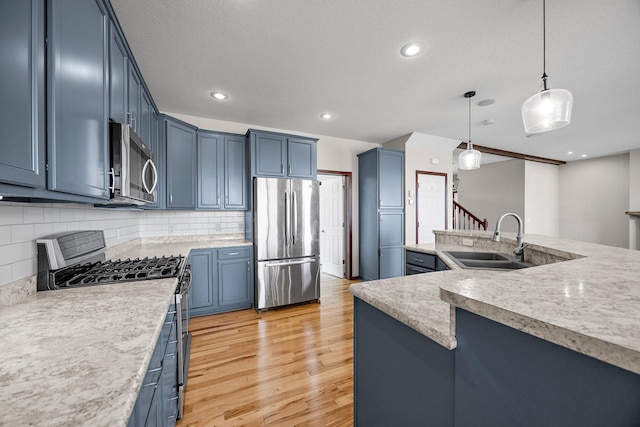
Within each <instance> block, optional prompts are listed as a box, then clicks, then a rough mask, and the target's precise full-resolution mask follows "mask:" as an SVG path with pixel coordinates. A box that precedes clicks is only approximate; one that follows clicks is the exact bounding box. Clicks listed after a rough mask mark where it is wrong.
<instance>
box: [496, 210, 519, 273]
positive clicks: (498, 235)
mask: <svg viewBox="0 0 640 427" xmlns="http://www.w3.org/2000/svg"><path fill="white" fill-rule="evenodd" d="M508 216H512V217H514V218H515V219H516V221H518V234H517V235H516V249H515V250H514V251H513V254H514V255H515V256H516V260H518V261H520V262H524V248H526V247H527V244H526V243H524V242H523V241H522V230H523V225H522V218H520V217H519V216H518V214H515V213H513V212H509V213H506V214H504V215H502V216H501V217H500V219H499V220H498V223H497V224H496V231H494V232H493V237H492V238H491V240H493V241H494V242H499V241H500V225H501V224H502V220H503V219H505V218H506V217H508Z"/></svg>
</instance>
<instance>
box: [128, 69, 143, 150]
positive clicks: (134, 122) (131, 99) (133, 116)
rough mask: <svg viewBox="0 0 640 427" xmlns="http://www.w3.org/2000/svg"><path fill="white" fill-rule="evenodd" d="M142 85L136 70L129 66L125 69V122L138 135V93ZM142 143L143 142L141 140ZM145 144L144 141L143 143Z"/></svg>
mask: <svg viewBox="0 0 640 427" xmlns="http://www.w3.org/2000/svg"><path fill="white" fill-rule="evenodd" d="M141 90H142V84H141V79H140V76H139V75H138V72H137V71H136V69H135V68H134V67H132V66H129V67H128V69H127V113H126V116H127V121H126V123H129V124H130V125H131V128H132V129H133V130H134V131H135V132H136V133H137V134H138V135H140V93H141ZM143 141H144V140H143ZM144 142H146V141H144Z"/></svg>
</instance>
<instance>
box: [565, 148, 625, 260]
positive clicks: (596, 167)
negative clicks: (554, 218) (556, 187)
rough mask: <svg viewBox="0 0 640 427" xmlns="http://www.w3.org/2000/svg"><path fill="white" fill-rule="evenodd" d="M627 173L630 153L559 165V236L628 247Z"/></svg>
mask: <svg viewBox="0 0 640 427" xmlns="http://www.w3.org/2000/svg"><path fill="white" fill-rule="evenodd" d="M634 175H635V172H634ZM629 176H630V174H629V154H621V155H616V156H608V157H600V158H596V159H590V160H580V161H575V162H570V163H567V164H566V165H562V166H560V237H566V238H570V239H575V240H581V241H585V242H593V243H600V244H604V245H611V246H619V247H623V248H628V247H629V219H628V218H627V215H625V211H627V210H628V209H629V195H630V193H629Z"/></svg>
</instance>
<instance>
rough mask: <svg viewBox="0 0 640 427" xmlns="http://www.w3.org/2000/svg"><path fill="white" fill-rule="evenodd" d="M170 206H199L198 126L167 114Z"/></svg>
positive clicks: (174, 207) (168, 205) (169, 207)
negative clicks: (195, 126)
mask: <svg viewBox="0 0 640 427" xmlns="http://www.w3.org/2000/svg"><path fill="white" fill-rule="evenodd" d="M165 122H166V127H165V140H166V144H167V171H166V172H167V208H168V209H194V208H195V206H196V167H194V166H195V165H196V129H195V128H194V127H191V126H189V125H187V124H186V123H184V124H183V123H181V122H178V121H176V120H174V119H172V118H169V117H167V118H166V120H165Z"/></svg>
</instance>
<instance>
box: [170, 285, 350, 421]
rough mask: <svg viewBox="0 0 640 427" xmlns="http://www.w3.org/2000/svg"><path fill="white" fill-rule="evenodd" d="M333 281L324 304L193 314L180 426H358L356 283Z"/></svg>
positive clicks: (323, 289)
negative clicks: (351, 287) (351, 290)
mask: <svg viewBox="0 0 640 427" xmlns="http://www.w3.org/2000/svg"><path fill="white" fill-rule="evenodd" d="M327 279H328V280H327ZM331 279H332V278H331V276H329V277H323V279H322V284H321V304H315V303H312V304H304V305H299V306H294V307H290V308H284V309H277V310H272V311H266V312H263V313H262V314H257V313H256V311H255V310H243V311H236V312H232V313H225V314H217V315H212V316H204V317H198V318H194V319H192V321H191V323H190V325H189V328H190V330H191V333H192V334H193V341H192V348H191V360H190V366H189V378H188V386H187V390H186V392H185V410H184V411H185V412H184V417H183V419H182V420H181V421H179V422H178V426H180V427H186V426H352V425H353V300H352V296H351V294H349V292H348V288H349V284H350V283H352V282H349V281H347V280H342V279H335V280H331Z"/></svg>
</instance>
